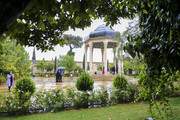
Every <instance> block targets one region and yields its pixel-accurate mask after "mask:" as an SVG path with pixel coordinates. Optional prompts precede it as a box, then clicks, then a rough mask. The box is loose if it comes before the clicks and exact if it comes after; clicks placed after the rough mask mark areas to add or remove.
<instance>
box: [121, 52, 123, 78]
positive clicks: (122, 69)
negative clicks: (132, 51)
mask: <svg viewBox="0 0 180 120" xmlns="http://www.w3.org/2000/svg"><path fill="white" fill-rule="evenodd" d="M121 72H122V74H123V75H124V67H123V50H122V51H121Z"/></svg>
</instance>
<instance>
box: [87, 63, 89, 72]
mask: <svg viewBox="0 0 180 120" xmlns="http://www.w3.org/2000/svg"><path fill="white" fill-rule="evenodd" d="M87 69H88V70H90V67H89V62H88V68H87Z"/></svg>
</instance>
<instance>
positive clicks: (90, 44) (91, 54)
mask: <svg viewBox="0 0 180 120" xmlns="http://www.w3.org/2000/svg"><path fill="white" fill-rule="evenodd" d="M89 52H90V54H89V63H90V64H89V67H90V74H91V75H92V74H93V68H92V67H93V66H92V65H93V64H92V62H93V44H92V42H90V43H89Z"/></svg>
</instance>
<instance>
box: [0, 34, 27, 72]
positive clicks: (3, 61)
mask: <svg viewBox="0 0 180 120" xmlns="http://www.w3.org/2000/svg"><path fill="white" fill-rule="evenodd" d="M2 45H3V51H1V52H0V66H1V67H0V71H3V72H8V71H13V72H16V73H19V74H21V75H22V74H28V73H29V67H30V61H29V54H28V53H27V52H26V51H25V49H24V48H23V47H22V46H20V45H16V43H15V41H11V40H10V38H9V37H6V39H5V41H4V42H3V43H2Z"/></svg>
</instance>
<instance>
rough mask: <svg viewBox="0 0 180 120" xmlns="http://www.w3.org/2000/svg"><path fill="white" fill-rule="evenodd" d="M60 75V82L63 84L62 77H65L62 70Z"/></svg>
mask: <svg viewBox="0 0 180 120" xmlns="http://www.w3.org/2000/svg"><path fill="white" fill-rule="evenodd" d="M59 74H60V82H62V75H63V73H62V71H61V70H60V71H59Z"/></svg>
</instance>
